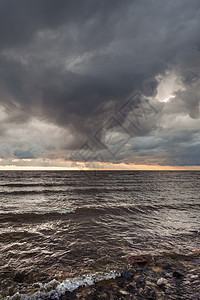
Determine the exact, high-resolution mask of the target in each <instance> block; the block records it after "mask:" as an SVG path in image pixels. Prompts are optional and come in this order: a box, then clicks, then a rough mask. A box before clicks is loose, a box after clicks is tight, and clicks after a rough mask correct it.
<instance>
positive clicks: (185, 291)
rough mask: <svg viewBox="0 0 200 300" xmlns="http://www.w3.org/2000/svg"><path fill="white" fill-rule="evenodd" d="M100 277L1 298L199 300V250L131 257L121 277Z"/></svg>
mask: <svg viewBox="0 0 200 300" xmlns="http://www.w3.org/2000/svg"><path fill="white" fill-rule="evenodd" d="M94 275H96V277H94ZM102 275H103V274H102ZM102 275H100V274H88V275H87V276H86V277H85V279H83V278H82V281H81V280H80V278H81V277H80V278H74V279H73V278H72V279H71V281H70V279H66V280H64V281H63V282H58V281H56V280H52V281H51V282H50V283H51V284H52V285H51V286H48V285H49V284H50V283H46V284H44V285H43V288H44V286H46V288H47V286H48V290H47V289H46V288H45V290H46V292H45V290H44V289H43V288H41V289H40V290H39V291H38V292H36V291H35V292H33V291H32V293H31V291H30V293H29V294H23V293H22V294H20V293H18V292H17V293H14V294H12V295H10V296H6V295H5V297H3V298H1V297H0V299H12V300H22V299H23V300H38V299H40V300H42V299H44V300H74V299H82V300H95V299H100V300H109V299H110V300H115V299H116V300H117V299H122V300H123V299H133V300H137V299H141V300H148V299H149V300H151V299H152V300H169V299H175V300H186V299H187V300H200V250H195V251H193V252H192V253H190V254H186V255H182V254H177V253H173V254H166V253H165V254H162V255H160V256H155V257H152V256H142V257H141V256H131V257H129V259H128V260H127V267H126V268H124V270H123V272H121V274H120V273H119V272H117V271H110V272H108V273H107V277H104V276H105V275H106V273H105V274H104V276H102ZM76 279H79V282H78V281H77V280H76ZM53 281H54V282H53ZM53 285H54V288H53ZM35 287H36V286H35Z"/></svg>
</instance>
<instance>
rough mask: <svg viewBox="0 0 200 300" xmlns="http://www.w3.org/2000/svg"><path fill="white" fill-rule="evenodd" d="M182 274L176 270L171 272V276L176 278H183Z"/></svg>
mask: <svg viewBox="0 0 200 300" xmlns="http://www.w3.org/2000/svg"><path fill="white" fill-rule="evenodd" d="M183 276H184V275H183V274H181V273H179V272H176V271H175V272H174V273H173V277H175V278H177V279H181V278H183Z"/></svg>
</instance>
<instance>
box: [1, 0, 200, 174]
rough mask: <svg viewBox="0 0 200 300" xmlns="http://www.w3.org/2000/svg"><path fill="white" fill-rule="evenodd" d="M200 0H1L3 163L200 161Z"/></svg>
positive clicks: (195, 165)
mask: <svg viewBox="0 0 200 300" xmlns="http://www.w3.org/2000/svg"><path fill="white" fill-rule="evenodd" d="M199 30H200V1H199V0H190V1H188V0H168V1H164V0H126V1H121V0H120V1H119V0H109V1H108V0H101V1H99V0H76V1H72V0H18V1H13V0H0V169H2V170H4V169H50V170H51V169H58V170H60V169H75V170H76V169H85V170H88V169H89V170H91V169H114V170H116V169H123V170H126V169H128V170H144V169H147V170H162V169H163V170H176V169H180V170H188V169H194V170H200V130H199V129H200V111H199V107H200V35H199Z"/></svg>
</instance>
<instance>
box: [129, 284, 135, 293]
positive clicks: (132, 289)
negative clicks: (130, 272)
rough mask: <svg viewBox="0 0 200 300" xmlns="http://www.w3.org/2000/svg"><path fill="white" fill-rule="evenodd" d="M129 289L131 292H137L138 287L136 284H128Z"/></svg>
mask: <svg viewBox="0 0 200 300" xmlns="http://www.w3.org/2000/svg"><path fill="white" fill-rule="evenodd" d="M127 291H128V292H130V293H132V294H135V293H136V291H137V290H136V287H135V286H134V285H132V284H129V285H128V286H127Z"/></svg>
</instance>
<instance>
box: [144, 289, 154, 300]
mask: <svg viewBox="0 0 200 300" xmlns="http://www.w3.org/2000/svg"><path fill="white" fill-rule="evenodd" d="M143 295H144V296H145V298H146V299H149V300H150V299H151V300H154V299H156V293H155V292H154V291H153V290H152V289H151V288H149V287H147V288H145V290H144V292H143Z"/></svg>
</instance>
